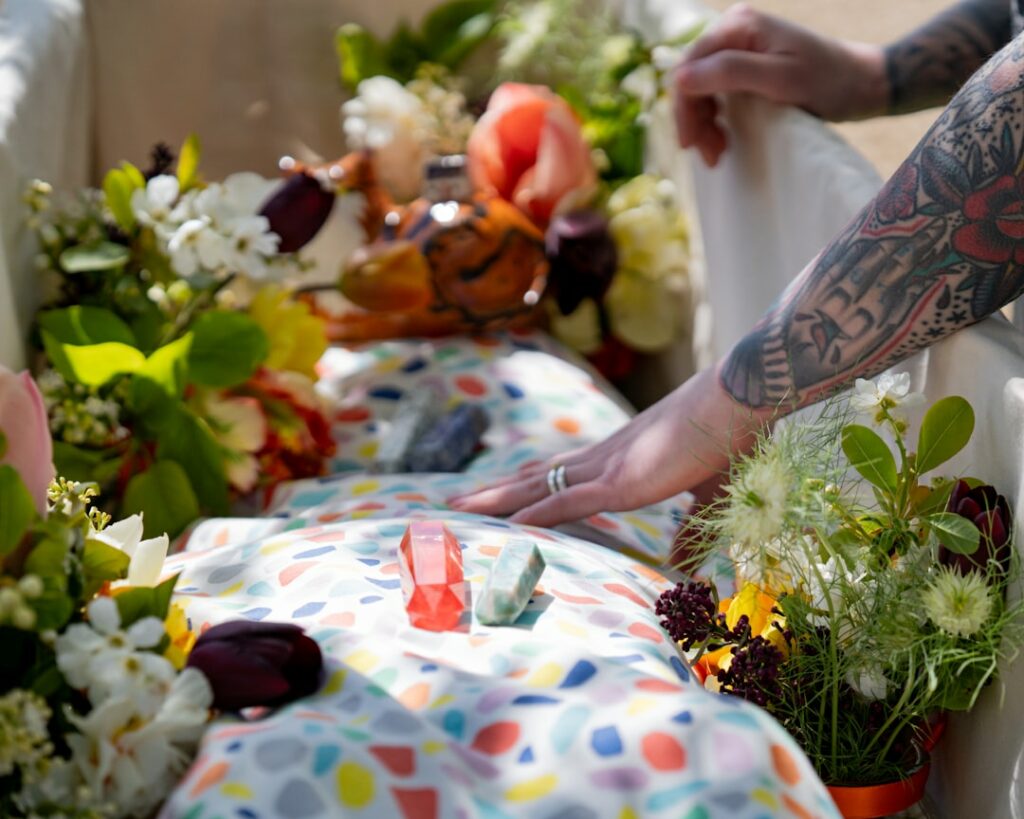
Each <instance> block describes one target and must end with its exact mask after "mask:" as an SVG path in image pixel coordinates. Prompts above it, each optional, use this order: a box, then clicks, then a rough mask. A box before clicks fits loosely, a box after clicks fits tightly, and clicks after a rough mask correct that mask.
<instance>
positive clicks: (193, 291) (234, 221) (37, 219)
mask: <svg viewBox="0 0 1024 819" xmlns="http://www.w3.org/2000/svg"><path fill="white" fill-rule="evenodd" d="M273 185H274V183H273V182H268V181H267V180H264V179H262V178H260V177H258V176H257V175H255V174H251V173H239V174H234V175H232V176H230V177H228V178H227V179H225V180H223V181H222V182H210V183H207V182H204V181H203V180H202V177H201V175H200V173H199V144H198V141H197V140H196V139H195V137H190V138H189V139H188V140H187V141H186V142H185V144H184V146H183V147H182V149H181V151H180V155H179V156H178V158H177V162H176V163H175V160H174V157H173V155H172V154H171V152H170V151H169V150H168V149H167V148H166V147H164V146H158V147H157V148H156V149H155V150H154V153H153V158H152V167H151V168H149V169H147V170H146V171H145V172H143V171H141V170H139V169H138V168H136V167H134V166H133V165H131V164H129V163H124V164H123V165H122V166H121V167H119V168H114V169H113V170H111V171H110V172H109V173H107V175H106V177H105V178H104V181H103V186H102V190H91V189H90V190H85V191H82V192H79V193H78V194H77V195H75V196H73V197H66V198H60V197H58V196H57V195H55V194H54V193H53V192H52V191H51V189H50V187H49V186H48V185H46V184H45V183H43V182H36V183H33V185H32V186H31V187H30V189H29V191H28V193H27V195H26V200H27V204H28V207H29V211H30V216H29V219H30V223H31V225H32V226H33V228H34V229H35V231H36V233H37V235H38V238H39V243H40V248H41V253H40V255H39V257H38V259H39V265H40V267H41V268H42V269H43V270H45V271H46V272H47V273H48V274H50V276H51V277H52V278H53V279H54V280H55V281H56V284H57V295H56V297H55V298H54V299H53V300H52V301H51V302H50V303H49V304H47V305H46V306H45V307H44V308H43V309H42V310H41V311H40V312H39V313H38V315H37V317H36V332H35V340H36V342H37V343H38V346H39V347H40V348H41V350H42V351H43V354H44V358H45V367H46V369H45V371H44V372H42V373H41V375H40V377H39V385H40V387H41V390H42V395H43V401H44V403H45V406H46V409H47V413H48V417H49V423H50V431H51V433H52V434H53V437H54V440H55V450H54V455H55V460H56V463H57V467H58V471H59V472H60V474H61V475H63V476H65V477H67V478H69V479H73V480H77V481H87V482H94V483H96V484H97V485H98V486H99V487H100V489H101V490H102V497H103V498H104V500H105V502H106V503H105V508H106V509H107V511H110V512H112V513H115V514H122V513H124V514H132V513H145V514H144V520H145V527H146V532H147V534H149V535H152V534H155V533H158V532H164V531H166V532H169V533H170V534H171V535H172V536H174V535H176V534H177V533H178V532H180V531H181V530H182V529H183V527H184V526H186V525H187V524H188V523H190V522H191V521H192V520H193V519H194V518H196V517H197V516H198V515H199V514H201V513H216V514H222V513H225V512H226V511H227V508H228V504H229V502H230V501H231V500H232V499H235V498H238V497H242V496H245V495H248V494H250V493H253V492H255V491H257V490H264V491H269V490H271V489H272V488H273V486H274V485H275V484H276V483H277V482H278V481H281V480H285V479H288V478H297V477H306V476H310V475H316V474H320V473H321V472H322V471H323V464H324V458H325V457H327V456H329V455H331V454H332V453H333V450H334V444H333V442H332V440H331V438H330V435H329V434H328V433H327V422H326V420H325V417H324V407H322V406H321V404H320V401H319V399H318V398H317V397H316V395H315V393H314V392H313V389H312V380H311V379H312V378H313V377H314V375H315V373H314V371H313V366H314V364H315V363H316V361H317V360H318V358H319V356H320V355H321V354H322V353H323V351H324V349H325V347H326V337H325V333H324V328H323V323H322V321H321V320H320V319H318V318H316V317H315V316H313V315H312V314H311V313H310V310H309V308H308V307H307V306H306V305H305V304H303V303H301V302H298V301H296V300H295V299H294V298H293V297H292V296H291V295H290V293H289V291H288V289H287V288H286V287H285V282H286V281H287V280H288V279H289V278H290V277H293V276H294V275H295V274H297V273H299V272H301V271H302V270H303V267H304V265H303V263H302V261H301V260H300V259H299V258H298V257H297V256H296V255H295V254H293V253H279V252H278V248H279V243H280V237H279V236H278V234H277V233H276V232H275V231H274V230H273V226H272V225H271V223H270V220H269V219H268V217H267V216H266V215H264V214H263V213H262V212H261V206H262V204H263V203H264V202H265V201H266V200H267V199H268V197H269V195H270V194H271V188H272V187H273Z"/></svg>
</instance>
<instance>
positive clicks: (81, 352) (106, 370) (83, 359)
mask: <svg viewBox="0 0 1024 819" xmlns="http://www.w3.org/2000/svg"><path fill="white" fill-rule="evenodd" d="M42 335H43V347H44V348H45V349H46V352H47V355H49V357H50V361H51V363H52V364H53V365H54V367H56V368H57V370H58V371H59V372H60V373H61V375H63V376H64V377H65V378H67V379H68V380H70V381H76V382H78V383H79V384H85V385H86V386H87V387H100V386H102V385H103V384H106V383H107V382H108V381H109V380H110V379H111V378H113V377H114V376H115V375H121V374H122V373H133V372H135V371H136V370H138V369H139V367H141V366H142V365H143V364H144V363H145V362H146V356H144V355H143V354H142V352H141V351H140V350H137V349H136V348H135V347H132V346H130V345H128V344H122V343H121V342H119V341H105V342H103V343H102V344H85V345H76V344H61V343H60V342H59V341H57V340H56V339H55V338H54V337H53V336H51V335H50V334H49V333H47V332H46V331H45V330H44V331H43V334H42Z"/></svg>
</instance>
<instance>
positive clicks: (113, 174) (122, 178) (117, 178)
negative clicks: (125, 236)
mask: <svg viewBox="0 0 1024 819" xmlns="http://www.w3.org/2000/svg"><path fill="white" fill-rule="evenodd" d="M136 187H137V186H136V184H135V181H133V179H132V176H131V175H130V174H129V173H127V172H125V171H123V170H121V169H119V168H114V169H113V170H110V171H107V175H106V176H105V177H103V193H104V195H105V196H106V200H107V207H108V208H110V212H111V213H112V214H113V215H114V220H115V221H116V222H117V225H118V227H120V228H121V229H122V230H125V231H130V230H131V229H132V228H134V227H135V214H134V213H132V193H133V192H134V191H135V188H136Z"/></svg>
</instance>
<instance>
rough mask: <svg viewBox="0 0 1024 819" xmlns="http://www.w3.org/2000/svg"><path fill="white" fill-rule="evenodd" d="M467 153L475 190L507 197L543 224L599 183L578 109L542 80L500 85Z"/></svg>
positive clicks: (582, 200)
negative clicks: (546, 85) (578, 116)
mask: <svg viewBox="0 0 1024 819" xmlns="http://www.w3.org/2000/svg"><path fill="white" fill-rule="evenodd" d="M467 154H468V156H469V172H470V176H471V178H472V179H473V184H474V185H475V186H476V188H477V189H478V190H480V191H481V192H483V193H487V194H494V195H497V196H500V197H501V198H503V199H507V200H509V201H510V202H512V203H514V204H515V205H516V206H517V207H518V208H519V209H520V210H522V211H523V212H524V213H525V214H526V215H527V216H529V217H530V218H531V219H532V220H533V221H534V222H536V223H537V224H538V225H541V226H546V225H547V223H548V222H549V221H550V220H551V217H552V216H553V215H555V214H556V213H564V212H566V211H568V210H571V209H573V208H575V207H580V206H582V205H584V204H585V203H586V201H587V200H588V199H589V198H590V197H591V196H592V195H593V193H594V190H595V188H596V186H597V172H596V171H595V170H594V163H593V161H592V160H591V158H590V148H589V146H588V145H587V143H586V142H585V141H584V139H583V133H582V131H581V130H580V124H579V121H578V120H577V119H576V115H575V114H574V113H573V111H572V109H571V108H570V107H569V105H568V103H566V102H565V100H563V99H562V98H561V97H559V96H558V95H557V94H555V93H554V92H553V91H551V90H550V89H548V88H545V87H544V86H540V85H524V84H521V83H505V84H504V85H501V86H499V87H498V89H497V90H496V91H495V92H494V93H493V94H492V95H491V99H490V102H489V103H488V105H487V111H485V112H484V115H483V116H482V117H481V118H480V120H479V121H478V122H477V124H476V127H475V128H474V129H473V133H472V134H471V135H470V138H469V145H468V147H467Z"/></svg>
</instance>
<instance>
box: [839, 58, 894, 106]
mask: <svg viewBox="0 0 1024 819" xmlns="http://www.w3.org/2000/svg"><path fill="white" fill-rule="evenodd" d="M842 48H843V49H844V50H845V51H846V53H847V56H848V58H849V61H850V67H851V71H850V78H849V86H848V88H847V93H848V95H849V96H848V99H849V103H848V105H847V106H846V112H845V119H866V118H868V117H874V116H878V115H880V114H885V113H886V112H888V110H889V107H890V105H889V103H890V100H889V97H890V88H889V73H888V71H887V69H886V61H885V49H884V48H883V47H882V46H879V45H872V44H871V43H857V42H844V43H842Z"/></svg>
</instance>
